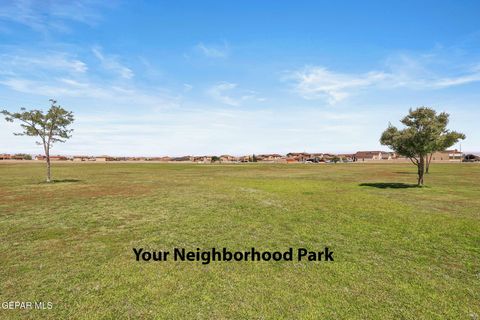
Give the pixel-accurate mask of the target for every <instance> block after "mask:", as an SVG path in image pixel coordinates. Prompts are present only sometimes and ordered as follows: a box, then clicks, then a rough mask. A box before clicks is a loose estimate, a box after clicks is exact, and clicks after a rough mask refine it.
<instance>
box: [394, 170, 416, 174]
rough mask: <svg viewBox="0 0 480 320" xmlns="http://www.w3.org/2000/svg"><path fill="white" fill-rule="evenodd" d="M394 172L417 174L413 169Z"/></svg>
mask: <svg viewBox="0 0 480 320" xmlns="http://www.w3.org/2000/svg"><path fill="white" fill-rule="evenodd" d="M394 173H398V174H418V173H417V172H415V171H395V172H394Z"/></svg>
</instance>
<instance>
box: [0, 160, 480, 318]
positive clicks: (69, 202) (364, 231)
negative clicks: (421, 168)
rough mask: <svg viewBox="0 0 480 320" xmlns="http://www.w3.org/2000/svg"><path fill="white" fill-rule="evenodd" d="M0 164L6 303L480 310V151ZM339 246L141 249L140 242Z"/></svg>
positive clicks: (70, 311) (132, 310) (298, 314)
mask: <svg viewBox="0 0 480 320" xmlns="http://www.w3.org/2000/svg"><path fill="white" fill-rule="evenodd" d="M53 174H54V178H55V179H57V180H60V181H59V182H57V183H53V184H46V183H43V182H42V181H43V179H44V168H43V166H42V165H41V164H1V165H0V175H1V180H0V239H1V243H0V282H1V287H0V302H4V301H51V302H53V309H52V310H28V311H26V310H2V309H0V318H1V319H20V318H21V319H25V318H32V319H34V318H42V319H60V318H69V319H102V318H105V319H119V318H131V319H148V318H158V319H163V318H165V319H197V318H198V319H204V318H212V319H223V318H229V319H230V318H234V319H237V318H240V319H252V318H254V319H281V318H285V319H292V318H303V319H477V318H476V317H480V166H479V165H478V164H433V165H432V168H431V174H429V175H427V176H426V184H427V187H425V188H409V187H408V184H412V183H415V181H416V176H415V169H414V167H413V166H412V165H409V164H337V165H333V164H332V165H254V164H250V165H194V164H192V165H187V164H185V165H183V164H178V165H167V164H57V163H55V164H54V167H53ZM325 246H328V247H330V248H331V249H332V250H333V251H334V252H335V253H334V256H335V261H334V262H318V263H315V262H214V263H211V264H209V265H202V264H201V263H197V262H174V261H167V262H136V261H135V259H134V254H133V252H132V248H133V247H143V248H150V249H157V250H172V249H173V248H174V247H185V248H187V249H192V250H195V249H196V248H197V247H200V248H211V247H217V248H222V247H228V248H230V249H232V250H246V249H249V248H251V247H255V248H257V249H259V250H267V249H268V250H286V249H287V248H288V247H294V248H298V247H306V248H309V249H311V250H321V249H323V248H324V247H325Z"/></svg>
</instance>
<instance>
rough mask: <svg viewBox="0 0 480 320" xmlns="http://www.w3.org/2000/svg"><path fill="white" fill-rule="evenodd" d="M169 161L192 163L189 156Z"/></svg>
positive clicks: (191, 158)
mask: <svg viewBox="0 0 480 320" xmlns="http://www.w3.org/2000/svg"><path fill="white" fill-rule="evenodd" d="M171 161H175V162H191V161H193V157H191V156H184V157H176V158H172V159H171Z"/></svg>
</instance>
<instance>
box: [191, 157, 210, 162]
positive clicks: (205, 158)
mask: <svg viewBox="0 0 480 320" xmlns="http://www.w3.org/2000/svg"><path fill="white" fill-rule="evenodd" d="M193 161H194V162H196V163H210V162H212V156H196V157H193Z"/></svg>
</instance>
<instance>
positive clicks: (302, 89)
mask: <svg viewBox="0 0 480 320" xmlns="http://www.w3.org/2000/svg"><path fill="white" fill-rule="evenodd" d="M429 59H432V57H431V56H428V55H424V56H423V57H422V58H419V59H415V58H412V57H409V56H406V55H400V56H399V57H396V59H389V60H388V61H387V63H386V68H385V70H372V71H369V72H366V73H361V74H355V73H341V72H335V71H332V70H329V69H327V68H326V67H324V66H309V67H305V68H303V69H302V70H299V71H295V72H293V73H290V74H289V75H288V77H287V79H289V80H293V82H294V89H295V92H297V93H298V94H299V95H300V96H301V97H303V98H304V99H324V100H326V101H327V102H328V103H330V104H335V103H338V102H340V101H342V100H344V99H346V98H347V97H349V96H350V95H352V94H355V93H357V92H359V91H361V90H367V89H376V90H381V89H394V88H400V87H404V88H408V89H412V90H434V89H443V88H448V87H453V86H460V85H464V84H468V83H473V82H477V81H480V69H479V68H478V66H474V67H470V68H464V69H463V70H454V71H453V72H452V71H451V70H450V72H451V73H453V74H454V75H451V76H445V75H442V74H441V72H440V71H436V70H441V68H442V66H441V65H440V66H436V68H433V67H431V66H429V63H428V62H429V61H428V60H429Z"/></svg>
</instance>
